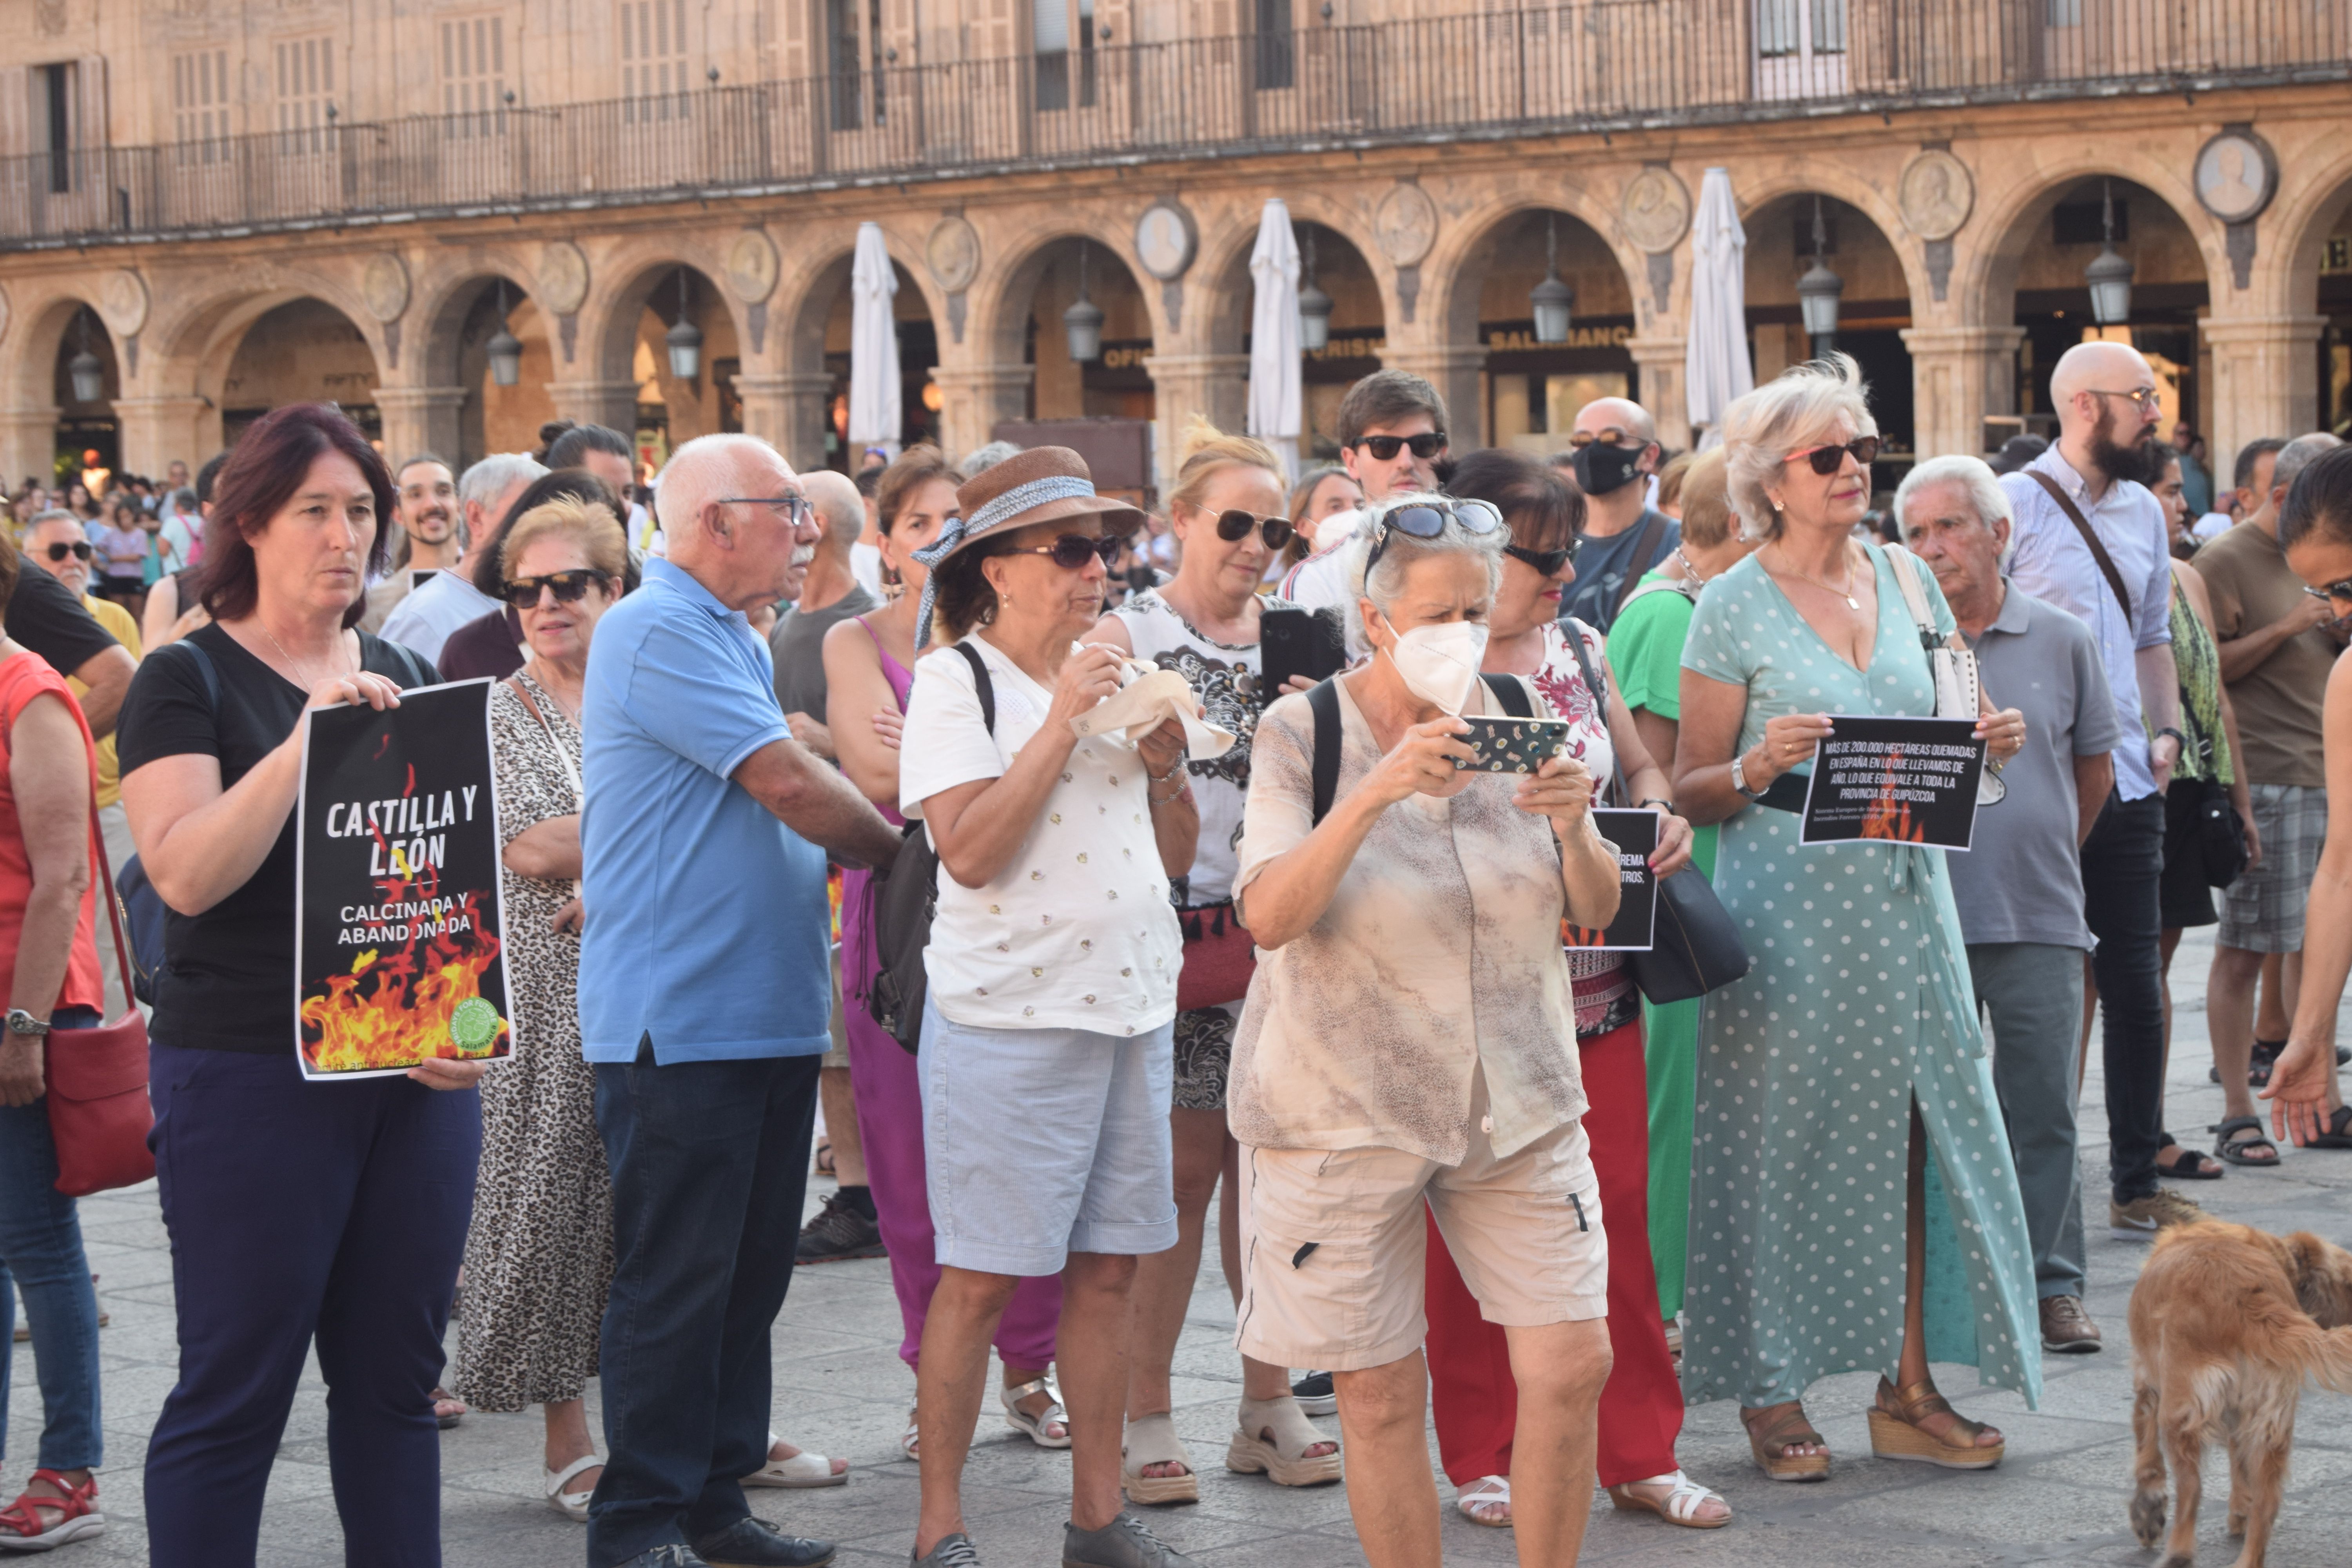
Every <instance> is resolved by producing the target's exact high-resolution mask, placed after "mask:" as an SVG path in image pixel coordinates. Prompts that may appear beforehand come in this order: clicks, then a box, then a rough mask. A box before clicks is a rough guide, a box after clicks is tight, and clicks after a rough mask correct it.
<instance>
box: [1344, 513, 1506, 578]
mask: <svg viewBox="0 0 2352 1568" xmlns="http://www.w3.org/2000/svg"><path fill="white" fill-rule="evenodd" d="M1448 519H1451V520H1452V521H1455V522H1458V523H1460V524H1461V525H1462V528H1463V531H1465V532H1466V533H1481V534H1484V533H1492V532H1494V531H1496V529H1498V528H1500V527H1502V526H1503V514H1502V513H1501V512H1499V511H1496V510H1495V509H1494V507H1493V506H1491V505H1489V504H1488V503H1487V502H1486V501H1482V500H1456V501H1415V502H1414V503H1413V504H1412V505H1411V506H1401V507H1398V508H1397V509H1396V510H1393V511H1390V512H1384V513H1382V514H1381V522H1380V537H1379V538H1377V539H1375V540H1373V541H1372V552H1371V553H1370V555H1368V556H1366V557H1365V558H1364V575H1365V576H1367V577H1369V576H1370V575H1371V573H1372V568H1373V567H1375V566H1377V565H1379V564H1380V562H1381V551H1383V550H1386V549H1387V548H1388V547H1389V541H1390V539H1391V538H1392V537H1394V536H1395V535H1397V534H1400V533H1402V534H1404V535H1406V536H1407V537H1409V538H1412V539H1435V538H1437V537H1439V536H1440V535H1441V534H1443V533H1444V531H1445V524H1446V521H1447V520H1448Z"/></svg>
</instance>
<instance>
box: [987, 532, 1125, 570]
mask: <svg viewBox="0 0 2352 1568" xmlns="http://www.w3.org/2000/svg"><path fill="white" fill-rule="evenodd" d="M1126 543H1127V535H1125V534H1123V533H1106V534H1104V535H1103V536H1102V537H1101V538H1099V539H1097V538H1095V537H1094V536H1092V535H1091V534H1085V533H1066V534H1064V535H1062V537H1061V538H1059V539H1057V540H1055V541H1054V542H1053V543H1051V544H1028V545H1024V546H1022V547H1021V548H1020V549H1018V550H1008V551H1006V552H1004V553H1006V554H1007V555H1045V556H1051V557H1052V558H1053V562H1054V564H1055V565H1056V566H1059V567H1060V568H1061V569H1062V570H1063V571H1065V572H1076V571H1078V570H1080V569H1082V568H1083V567H1084V566H1085V565H1086V563H1087V557H1089V556H1100V557H1101V558H1102V559H1103V561H1104V562H1105V563H1108V562H1109V560H1110V558H1111V557H1112V556H1114V555H1116V554H1118V552H1119V550H1120V548H1121V547H1122V546H1124V545H1125V544H1126Z"/></svg>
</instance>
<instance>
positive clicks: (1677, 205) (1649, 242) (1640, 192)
mask: <svg viewBox="0 0 2352 1568" xmlns="http://www.w3.org/2000/svg"><path fill="white" fill-rule="evenodd" d="M1690 216H1691V199H1690V190H1689V188H1688V187H1687V186H1685V184H1683V183H1682V181H1681V180H1679V179H1677V178H1675V173H1674V171H1673V170H1671V169H1643V171H1641V172H1640V173H1639V174H1635V175H1634V176H1633V178H1632V179H1631V180H1628V181H1627V182H1625V194H1624V195H1623V197H1622V198H1621V199H1620V200H1619V202H1618V204H1617V221H1618V222H1619V223H1620V224H1621V225H1622V226H1624V230H1625V237H1626V238H1627V239H1630V240H1632V241H1633V243H1634V245H1635V246H1637V247H1640V248H1641V249H1643V250H1645V251H1647V252H1649V253H1650V254H1651V255H1653V256H1656V255H1659V254H1660V253H1662V252H1664V251H1668V250H1672V249H1673V248H1674V247H1675V246H1677V245H1680V244H1681V243H1682V240H1683V235H1684V234H1685V232H1686V231H1687V230H1688V229H1689V228H1690Z"/></svg>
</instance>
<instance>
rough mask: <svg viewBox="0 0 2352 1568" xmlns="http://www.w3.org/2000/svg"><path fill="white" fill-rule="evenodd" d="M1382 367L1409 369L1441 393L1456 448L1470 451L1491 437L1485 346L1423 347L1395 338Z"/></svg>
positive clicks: (1449, 429)
mask: <svg viewBox="0 0 2352 1568" xmlns="http://www.w3.org/2000/svg"><path fill="white" fill-rule="evenodd" d="M1381 369H1383V370H1409V371H1411V372H1412V374H1415V375H1418V376H1423V377H1425V378H1426V379H1427V380H1428V382H1429V384H1431V385H1432V386H1434V387H1436V388H1437V393H1438V395H1439V396H1441V397H1443V398H1444V399H1445V423H1446V425H1447V426H1448V428H1447V430H1446V432H1445V433H1446V436H1447V437H1449V443H1448V444H1449V445H1450V446H1451V447H1452V448H1453V449H1454V451H1456V452H1467V451H1470V450H1471V449H1473V448H1474V447H1483V446H1485V445H1486V443H1487V441H1488V440H1489V439H1490V438H1491V437H1489V436H1488V434H1487V430H1486V388H1485V386H1484V385H1483V384H1481V383H1480V379H1479V376H1480V373H1481V372H1483V371H1484V370H1485V369H1486V350H1485V349H1483V348H1480V347H1477V346H1475V345H1472V346H1466V347H1465V346H1464V345H1461V344H1456V343H1439V344H1436V345H1434V346H1433V347H1426V348H1423V347H1416V346H1412V345H1409V344H1401V343H1399V342H1397V341H1396V340H1395V339H1393V338H1391V339H1390V340H1389V346H1388V347H1387V348H1385V349H1383V350H1381Z"/></svg>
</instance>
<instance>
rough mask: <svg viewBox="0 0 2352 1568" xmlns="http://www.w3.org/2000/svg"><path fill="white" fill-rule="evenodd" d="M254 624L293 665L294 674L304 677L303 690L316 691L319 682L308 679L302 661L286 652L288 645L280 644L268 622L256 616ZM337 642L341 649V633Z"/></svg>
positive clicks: (281, 656) (279, 655)
mask: <svg viewBox="0 0 2352 1568" xmlns="http://www.w3.org/2000/svg"><path fill="white" fill-rule="evenodd" d="M253 624H254V625H255V626H259V627H261V635H262V636H263V637H268V639H269V646H270V647H274V648H276V649H277V650H278V658H282V659H284V660H285V661H286V662H287V663H288V664H290V665H292V666H293V667H294V673H295V674H296V675H299V676H303V677H304V680H303V685H302V689H303V690H305V691H310V690H312V689H316V688H317V686H318V682H317V681H315V680H311V679H309V677H308V672H307V671H305V670H304V669H303V668H302V661H301V660H300V659H298V658H295V657H294V656H293V655H292V654H290V653H288V652H287V651H286V645H285V644H284V643H282V642H279V641H278V637H277V635H276V634H275V633H273V632H272V631H271V630H270V629H269V626H268V624H267V623H266V622H264V621H263V620H262V618H261V617H260V616H254V617H253ZM335 642H336V646H337V647H341V644H342V637H341V634H340V633H339V634H337V636H336V638H335Z"/></svg>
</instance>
